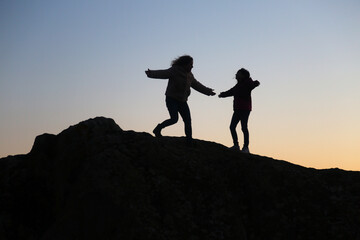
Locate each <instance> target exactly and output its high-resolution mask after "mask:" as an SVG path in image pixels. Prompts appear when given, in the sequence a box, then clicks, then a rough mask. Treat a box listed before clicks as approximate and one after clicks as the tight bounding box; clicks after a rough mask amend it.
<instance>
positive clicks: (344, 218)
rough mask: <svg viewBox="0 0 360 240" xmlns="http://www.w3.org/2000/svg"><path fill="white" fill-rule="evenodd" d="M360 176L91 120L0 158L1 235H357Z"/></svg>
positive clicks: (58, 239)
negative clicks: (26, 150) (190, 143)
mask: <svg viewBox="0 0 360 240" xmlns="http://www.w3.org/2000/svg"><path fill="white" fill-rule="evenodd" d="M359 216H360V173H359V172H349V171H343V170H340V169H328V170H315V169H309V168H305V167H301V166H297V165H294V164H290V163H288V162H285V161H279V160H274V159H271V158H267V157H261V156H256V155H251V154H243V153H241V152H234V151H231V150H229V149H228V148H226V147H224V146H222V145H220V144H216V143H213V142H206V141H200V140H195V145H194V146H191V147H189V146H187V145H186V144H185V141H184V139H183V138H178V137H163V138H155V137H153V136H151V135H150V134H148V133H138V132H134V131H123V130H122V129H121V128H120V127H119V126H118V125H116V123H115V122H114V121H113V120H112V119H108V118H103V117H98V118H95V119H90V120H87V121H84V122H81V123H79V124H77V125H74V126H71V127H69V128H68V129H66V130H64V131H63V132H61V133H60V134H58V135H52V134H43V135H41V136H38V137H36V139H35V143H34V146H33V148H32V150H31V152H30V153H29V154H26V155H18V156H9V157H7V158H2V159H0V239H3V240H13V239H42V240H45V239H51V240H64V239H67V240H69V239H70V240H71V239H87V240H88V239H125V240H126V239H134V240H135V239H138V240H142V239H154V240H162V239H164V240H165V239H174V240H177V239H178V240H185V239H188V240H200V239H206V240H209V239H237V240H242V239H306V240H309V239H351V240H354V239H360V231H359V230H358V228H359V226H360V217H359Z"/></svg>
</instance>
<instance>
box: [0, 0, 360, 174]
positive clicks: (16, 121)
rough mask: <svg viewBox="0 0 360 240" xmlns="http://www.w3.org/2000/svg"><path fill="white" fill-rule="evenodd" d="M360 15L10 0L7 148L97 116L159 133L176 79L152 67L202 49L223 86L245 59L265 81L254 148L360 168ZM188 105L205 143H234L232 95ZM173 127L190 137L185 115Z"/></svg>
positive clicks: (301, 7) (4, 66) (270, 5)
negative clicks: (156, 75)
mask: <svg viewBox="0 0 360 240" xmlns="http://www.w3.org/2000/svg"><path fill="white" fill-rule="evenodd" d="M359 13H360V2H359V1H358V0H342V1H335V0H304V1H289V0H274V1H265V0H262V1H260V0H249V1H239V0H236V1H235V0H234V1H229V0H224V1H213V0H203V1H201V0H184V1H170V0H166V1H165V0H162V1H160V0H152V1H148V0H128V1H127V0H126V1H125V0H124V1H106V0H105V1H104V0H98V1H80V0H79V1H74V0H61V1H48V0H43V1H38V0H33V1H22V0H17V1H11V0H2V1H0V157H5V156H7V155H16V154H26V153H28V152H29V151H30V149H31V147H32V144H33V142H34V139H35V137H36V136H37V135H40V134H43V133H53V134H58V133H60V132H61V131H62V130H64V129H66V128H68V127H69V126H70V125H75V124H77V123H78V122H80V121H83V120H86V119H89V118H93V117H96V116H105V117H109V118H113V119H114V120H115V121H116V123H117V124H118V125H119V126H120V127H121V128H122V129H124V130H135V131H138V132H142V131H144V132H149V133H150V132H152V130H153V128H154V127H155V126H156V124H158V123H159V122H161V121H163V120H165V119H167V118H168V112H167V109H166V106H165V101H164V100H165V96H164V92H165V89H166V85H167V81H166V80H157V79H149V78H147V77H146V75H145V73H144V71H145V70H146V69H147V68H150V69H166V68H168V67H169V66H170V63H171V61H172V60H173V59H174V58H176V57H177V56H180V55H183V54H190V55H191V56H193V58H194V69H193V73H194V75H195V77H196V79H197V80H199V81H200V82H201V83H203V84H204V85H205V86H208V87H211V88H214V89H215V92H216V93H220V92H221V91H225V90H228V89H230V88H231V87H232V86H233V85H235V83H236V80H235V79H234V76H235V73H236V71H237V70H238V69H239V68H241V67H244V68H247V69H248V70H249V71H250V73H251V76H252V78H253V79H257V80H259V81H260V82H261V85H260V87H258V88H256V89H255V90H254V91H253V93H252V96H253V111H252V113H251V115H250V120H249V130H250V151H251V152H252V153H255V154H259V155H263V156H268V157H272V158H276V159H281V160H286V161H289V162H292V163H295V164H298V165H301V166H305V167H314V168H318V169H324V168H334V167H338V168H341V169H345V170H356V171H360V147H359V144H360V124H359V123H360V94H359V91H360V14H359ZM188 103H189V106H190V110H191V114H192V124H193V136H194V138H196V139H202V140H208V141H214V142H218V143H221V144H224V145H226V146H231V145H232V141H231V135H230V131H229V124H230V119H231V116H232V98H226V99H219V98H218V97H217V96H213V97H208V96H205V95H202V94H200V93H198V92H196V91H195V90H193V91H192V94H191V96H190V98H189V101H188ZM237 130H238V134H239V139H242V133H241V128H240V126H238V129H237ZM163 135H169V136H183V135H184V130H183V122H182V121H181V120H180V121H179V122H178V123H177V124H176V125H174V126H171V127H169V128H166V129H165V130H163ZM240 143H241V142H240ZM140 147H141V146H139V148H140Z"/></svg>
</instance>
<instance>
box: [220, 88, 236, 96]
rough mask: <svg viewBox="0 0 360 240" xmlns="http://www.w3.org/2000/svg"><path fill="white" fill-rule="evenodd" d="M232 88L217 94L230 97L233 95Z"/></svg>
mask: <svg viewBox="0 0 360 240" xmlns="http://www.w3.org/2000/svg"><path fill="white" fill-rule="evenodd" d="M233 89H234V88H232V89H230V90H227V91H226V92H221V93H220V94H219V98H225V97H230V96H234V91H233Z"/></svg>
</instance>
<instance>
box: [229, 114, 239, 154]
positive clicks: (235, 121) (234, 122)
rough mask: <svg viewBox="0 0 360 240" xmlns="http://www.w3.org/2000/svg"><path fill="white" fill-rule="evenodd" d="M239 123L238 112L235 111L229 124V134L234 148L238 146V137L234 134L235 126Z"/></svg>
mask: <svg viewBox="0 0 360 240" xmlns="http://www.w3.org/2000/svg"><path fill="white" fill-rule="evenodd" d="M239 121H240V114H239V111H238V110H235V111H234V113H233V115H232V118H231V123H230V132H231V137H232V139H233V142H234V147H236V146H239V141H238V136H237V133H236V126H237V125H238V123H239Z"/></svg>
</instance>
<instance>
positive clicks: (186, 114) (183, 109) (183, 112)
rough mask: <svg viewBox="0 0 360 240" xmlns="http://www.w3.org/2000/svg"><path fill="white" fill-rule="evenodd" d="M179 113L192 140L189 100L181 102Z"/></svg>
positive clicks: (189, 138)
mask: <svg viewBox="0 0 360 240" xmlns="http://www.w3.org/2000/svg"><path fill="white" fill-rule="evenodd" d="M179 113H180V116H181V117H182V119H183V121H184V126H185V135H186V138H187V140H191V139H192V127H191V114H190V108H189V105H188V104H187V102H184V103H181V104H180V107H179Z"/></svg>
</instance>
